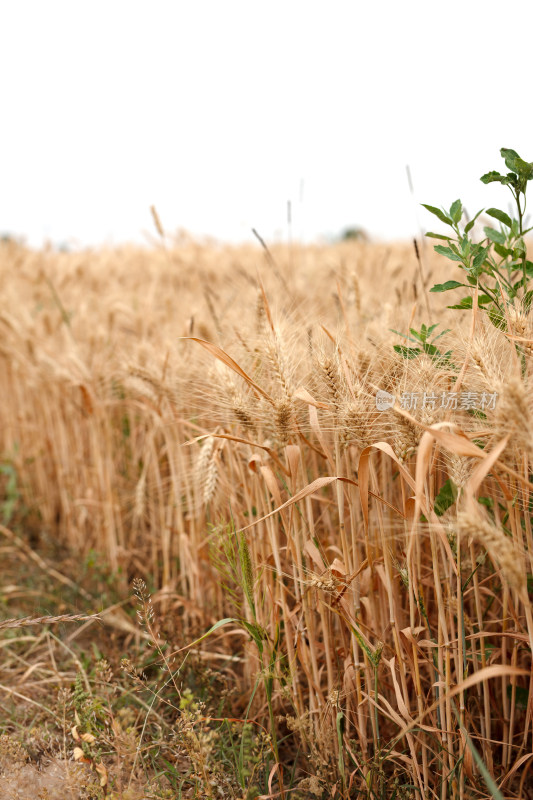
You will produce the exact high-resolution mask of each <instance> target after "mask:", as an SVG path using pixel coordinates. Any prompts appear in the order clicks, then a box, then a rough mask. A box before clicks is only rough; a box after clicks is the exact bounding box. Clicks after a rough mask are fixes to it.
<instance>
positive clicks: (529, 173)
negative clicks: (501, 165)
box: [500, 147, 533, 181]
mask: <svg viewBox="0 0 533 800" xmlns="http://www.w3.org/2000/svg"><path fill="white" fill-rule="evenodd" d="M500 153H501V155H502V158H504V159H505V166H506V167H507V168H508V169H511V170H512V171H513V172H517V173H518V175H520V177H521V178H524V179H525V180H526V181H530V180H531V178H533V164H529V163H528V162H527V161H524V160H523V159H522V158H520V156H519V155H518V153H517V152H516V150H510V149H509V148H506V147H502V148H501V150H500Z"/></svg>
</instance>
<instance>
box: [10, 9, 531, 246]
mask: <svg viewBox="0 0 533 800" xmlns="http://www.w3.org/2000/svg"><path fill="white" fill-rule="evenodd" d="M0 19H1V24H0V74H1V75H2V90H1V101H2V105H1V107H2V115H1V125H0V143H1V156H2V159H1V174H0V233H10V234H14V235H17V236H24V237H25V238H26V240H27V241H28V242H30V243H31V244H35V245H38V244H41V243H42V242H43V240H46V239H49V240H51V241H52V242H54V243H56V244H59V243H71V244H76V243H77V244H79V245H83V246H85V245H98V244H101V243H104V242H107V243H118V242H124V241H141V242H142V241H146V239H145V237H144V234H143V231H153V224H152V221H151V217H150V212H149V207H150V205H152V204H154V205H155V206H156V208H157V209H158V211H159V215H160V217H161V220H162V222H163V224H164V226H165V228H166V229H167V230H168V231H170V232H173V231H176V230H177V229H180V228H182V229H187V230H189V231H190V232H192V233H193V234H195V235H211V236H214V237H216V238H219V239H222V240H228V241H241V240H246V239H248V238H250V237H251V232H250V231H251V228H252V227H254V228H256V229H257V230H258V231H259V232H260V233H261V235H262V236H263V237H264V238H265V239H266V240H267V241H275V240H279V239H286V238H287V237H288V235H289V231H288V223H287V203H288V201H290V202H291V208H292V236H293V238H294V239H304V240H306V241H309V240H313V239H316V238H319V237H324V236H335V235H336V234H339V233H340V232H341V231H342V229H343V228H346V227H354V226H357V227H362V228H364V229H366V230H367V231H368V232H369V234H370V235H371V236H372V237H374V238H380V239H394V238H407V237H410V236H412V235H413V234H416V233H417V232H418V231H419V225H422V226H423V227H424V228H426V229H431V228H433V229H435V227H437V228H438V226H439V223H438V222H437V221H436V222H435V223H433V222H432V220H431V217H430V216H429V214H427V212H425V211H424V210H423V209H421V208H420V207H418V208H417V203H421V202H426V203H430V204H433V205H447V206H449V205H450V204H451V203H452V201H454V200H455V199H456V198H457V197H461V199H462V200H463V202H464V203H465V205H466V206H467V208H468V209H469V210H470V211H471V212H475V211H477V210H478V208H481V207H489V206H491V205H499V206H501V207H503V208H507V207H508V203H509V200H510V198H511V195H510V193H509V192H508V191H507V190H505V189H504V188H503V187H500V186H498V185H491V186H489V187H486V186H483V184H481V183H480V181H479V177H480V176H481V175H482V174H483V173H484V172H486V171H488V170H490V169H502V168H503V170H505V166H504V164H503V161H502V160H501V158H500V155H499V149H500V147H502V146H503V147H510V148H514V149H515V150H517V151H518V152H519V154H520V155H521V156H522V157H523V158H525V159H526V160H527V161H530V160H533V136H532V131H533V125H532V123H533V103H532V102H531V90H532V85H531V78H532V73H533V70H532V68H531V55H530V45H529V39H530V36H531V30H532V29H533V26H532V23H533V4H532V3H531V2H527V0H524V1H523V2H520V1H519V0H507V2H506V3H504V4H503V3H501V2H498V3H496V2H492V1H491V0H479V1H478V0H462V2H461V1H459V0H448V2H446V3H436V2H431V1H430V0H405V1H404V2H398V0H390V1H389V0H380V2H370V0H365V1H364V2H359V1H358V0H352V2H349V1H348V0H328V2H318V1H317V2H314V1H313V0H303V1H300V0H265V1H263V0H261V1H260V2H259V1H257V2H255V1H254V0H211V1H209V0H150V2H148V1H147V0H145V1H144V2H140V1H139V0H91V2H83V0H76V2H73V0H46V1H45V0H16V2H15V1H14V2H4V3H2V9H1V15H0ZM407 164H409V165H410V170H411V175H412V180H413V185H414V194H415V199H414V200H413V198H412V196H411V194H410V192H409V186H408V181H407V177H406V165H407ZM532 202H533V201H532ZM532 208H533V206H532Z"/></svg>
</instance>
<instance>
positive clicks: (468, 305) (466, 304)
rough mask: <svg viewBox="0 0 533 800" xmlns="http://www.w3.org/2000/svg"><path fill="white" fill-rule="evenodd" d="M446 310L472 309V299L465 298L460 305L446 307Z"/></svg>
mask: <svg viewBox="0 0 533 800" xmlns="http://www.w3.org/2000/svg"><path fill="white" fill-rule="evenodd" d="M446 308H459V309H461V310H462V309H465V308H472V298H471V297H463V299H462V300H461V302H460V303H458V304H457V305H455V306H446Z"/></svg>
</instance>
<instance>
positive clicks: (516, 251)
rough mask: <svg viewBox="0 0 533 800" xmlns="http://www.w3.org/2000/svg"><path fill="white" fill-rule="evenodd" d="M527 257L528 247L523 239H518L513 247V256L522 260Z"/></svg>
mask: <svg viewBox="0 0 533 800" xmlns="http://www.w3.org/2000/svg"><path fill="white" fill-rule="evenodd" d="M525 255H526V245H525V242H524V240H523V239H518V241H517V242H516V243H515V246H514V247H513V256H514V257H515V258H522V256H525Z"/></svg>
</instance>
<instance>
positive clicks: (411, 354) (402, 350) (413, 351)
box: [394, 344, 422, 358]
mask: <svg viewBox="0 0 533 800" xmlns="http://www.w3.org/2000/svg"><path fill="white" fill-rule="evenodd" d="M394 349H395V351H396V352H397V353H399V354H400V355H401V356H403V357H404V358H416V356H417V355H419V354H420V353H421V352H422V351H421V350H420V348H419V347H406V346H405V345H403V344H395V345H394Z"/></svg>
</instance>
